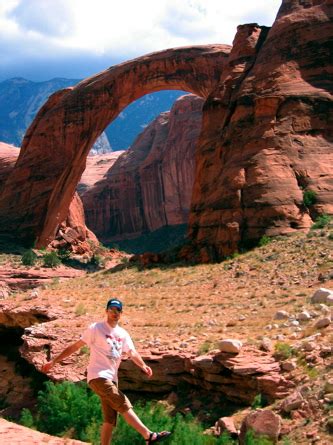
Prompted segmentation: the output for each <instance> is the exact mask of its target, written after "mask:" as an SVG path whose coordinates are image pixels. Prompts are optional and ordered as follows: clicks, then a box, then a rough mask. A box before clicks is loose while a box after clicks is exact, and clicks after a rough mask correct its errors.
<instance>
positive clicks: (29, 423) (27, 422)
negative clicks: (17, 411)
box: [20, 408, 36, 429]
mask: <svg viewBox="0 0 333 445" xmlns="http://www.w3.org/2000/svg"><path fill="white" fill-rule="evenodd" d="M20 424H21V425H23V426H26V427H27V428H32V429H35V428H36V425H35V421H34V418H33V415H32V414H31V411H30V410H29V409H27V408H23V409H22V411H21V417H20Z"/></svg>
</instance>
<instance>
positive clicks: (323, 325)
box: [315, 317, 331, 329]
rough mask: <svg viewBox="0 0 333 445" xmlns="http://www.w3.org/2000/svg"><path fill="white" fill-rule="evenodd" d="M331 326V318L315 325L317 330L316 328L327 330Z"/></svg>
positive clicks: (321, 320)
mask: <svg viewBox="0 0 333 445" xmlns="http://www.w3.org/2000/svg"><path fill="white" fill-rule="evenodd" d="M330 324H331V319H330V318H329V317H325V318H321V319H320V320H318V321H317V323H316V324H315V328H316V329H322V328H326V327H327V326H329V325H330Z"/></svg>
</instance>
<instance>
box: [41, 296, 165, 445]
mask: <svg viewBox="0 0 333 445" xmlns="http://www.w3.org/2000/svg"><path fill="white" fill-rule="evenodd" d="M122 310H123V304H122V302H121V301H120V300H118V299H116V298H112V299H111V300H109V301H108V302H107V305H106V321H105V322H101V323H93V324H92V325H90V326H89V328H88V329H87V330H86V331H85V332H84V333H83V335H82V336H81V339H80V340H78V341H77V342H75V343H73V344H72V345H70V346H68V347H67V348H66V349H64V350H63V351H62V352H61V353H60V354H59V355H58V356H57V357H55V358H54V359H52V360H50V361H49V362H47V363H45V364H44V365H43V367H42V371H43V372H45V373H47V372H49V370H50V369H51V368H52V366H54V365H55V364H56V363H58V362H61V360H63V359H65V358H66V357H68V356H70V355H71V354H73V353H74V352H76V351H78V350H79V349H80V348H82V346H85V345H87V346H88V347H89V349H90V358H89V364H88V369H87V371H88V375H87V381H88V385H89V386H90V388H91V389H92V390H93V391H94V392H95V393H96V394H97V395H98V396H99V397H100V399H101V403H102V411H103V425H102V428H101V445H109V444H110V443H111V439H112V431H113V429H114V427H115V426H116V422H117V413H118V412H119V413H120V414H121V415H122V416H123V418H124V419H125V421H126V422H127V423H128V424H129V425H131V426H132V427H133V428H135V429H136V431H137V432H138V433H140V434H141V436H142V437H143V438H144V439H145V441H146V443H147V444H152V443H155V442H159V441H161V440H163V439H165V438H167V437H168V436H169V435H170V434H171V433H170V432H169V431H162V432H161V433H155V432H152V431H150V430H149V429H148V428H147V427H146V426H145V425H144V424H143V423H142V422H141V420H140V419H139V417H138V416H137V415H136V414H135V412H134V411H133V409H132V405H131V403H130V401H129V400H128V398H127V397H126V396H125V395H124V394H123V393H122V392H121V391H120V390H119V389H118V368H119V365H120V362H121V356H122V354H126V353H127V354H129V356H130V358H131V359H132V360H133V362H134V363H135V364H136V365H137V366H138V367H139V368H141V369H142V371H143V372H144V373H145V374H147V376H148V377H151V376H152V375H153V371H152V369H151V368H150V367H149V366H147V365H146V364H145V362H144V361H143V359H142V357H141V355H140V354H139V353H138V352H137V351H136V349H135V347H134V344H133V341H132V339H131V337H130V335H129V334H128V332H127V331H125V329H123V328H122V327H120V326H119V325H118V322H119V320H120V317H121V314H122Z"/></svg>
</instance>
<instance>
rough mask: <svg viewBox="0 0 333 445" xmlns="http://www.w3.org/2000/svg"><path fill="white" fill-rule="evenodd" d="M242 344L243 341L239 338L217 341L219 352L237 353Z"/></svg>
mask: <svg viewBox="0 0 333 445" xmlns="http://www.w3.org/2000/svg"><path fill="white" fill-rule="evenodd" d="M242 346H243V343H242V342H241V341H240V340H235V339H231V338H228V339H225V340H221V341H220V342H219V345H218V347H219V349H220V351H221V352H232V353H235V354H238V353H239V352H240V350H241V348H242Z"/></svg>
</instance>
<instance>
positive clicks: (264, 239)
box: [258, 235, 272, 247]
mask: <svg viewBox="0 0 333 445" xmlns="http://www.w3.org/2000/svg"><path fill="white" fill-rule="evenodd" d="M271 241H272V239H271V238H270V237H269V236H267V235H263V236H262V237H261V238H260V240H259V242H258V246H259V247H262V246H266V245H267V244H269V243H270V242H271Z"/></svg>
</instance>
